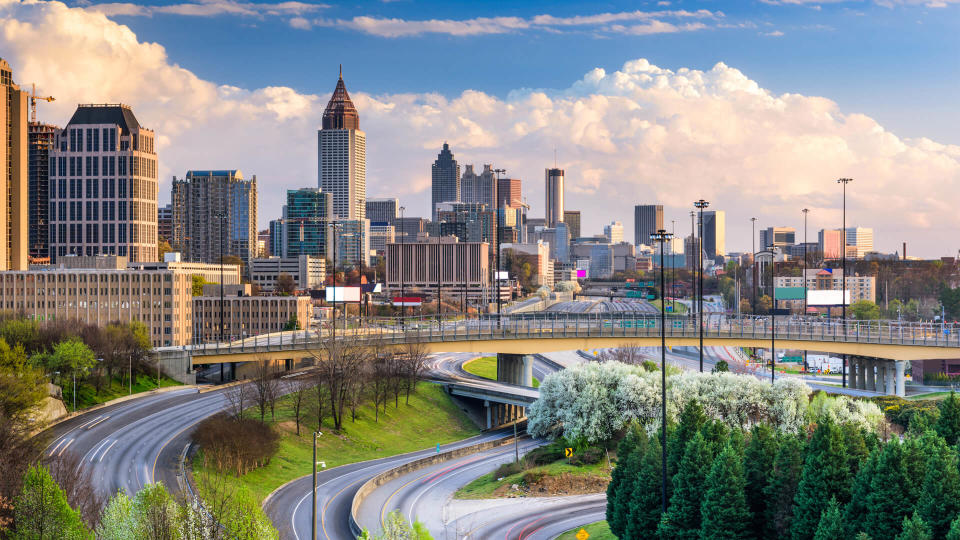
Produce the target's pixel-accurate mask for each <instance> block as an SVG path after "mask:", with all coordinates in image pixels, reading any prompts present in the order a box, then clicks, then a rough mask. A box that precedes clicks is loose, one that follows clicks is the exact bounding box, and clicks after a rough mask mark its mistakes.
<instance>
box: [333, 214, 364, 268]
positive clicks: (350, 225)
mask: <svg viewBox="0 0 960 540" xmlns="http://www.w3.org/2000/svg"><path fill="white" fill-rule="evenodd" d="M330 230H331V234H333V235H335V238H334V239H333V240H334V242H336V248H335V250H336V252H337V254H336V258H335V259H334V261H335V264H336V269H338V270H346V269H350V268H358V269H359V268H363V267H366V266H370V220H368V219H343V220H339V221H336V222H334V223H332V224H331V228H330Z"/></svg>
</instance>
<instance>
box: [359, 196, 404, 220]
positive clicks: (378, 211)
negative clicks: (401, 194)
mask: <svg viewBox="0 0 960 540" xmlns="http://www.w3.org/2000/svg"><path fill="white" fill-rule="evenodd" d="M399 213H400V201H399V200H397V199H396V198H395V197H391V198H381V199H367V213H366V215H367V219H369V220H370V222H371V223H374V222H377V223H380V222H383V223H387V224H388V225H393V222H394V221H395V220H396V219H397V215H398V214H399Z"/></svg>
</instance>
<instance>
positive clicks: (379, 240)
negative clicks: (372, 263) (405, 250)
mask: <svg viewBox="0 0 960 540" xmlns="http://www.w3.org/2000/svg"><path fill="white" fill-rule="evenodd" d="M395 241H396V234H395V232H394V228H393V225H390V224H388V223H386V222H383V221H380V222H373V221H371V222H370V254H371V256H376V257H386V256H387V244H392V243H394V242H395Z"/></svg>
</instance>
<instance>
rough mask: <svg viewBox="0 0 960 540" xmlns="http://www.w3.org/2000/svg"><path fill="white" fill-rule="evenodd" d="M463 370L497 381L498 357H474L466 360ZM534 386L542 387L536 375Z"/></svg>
mask: <svg viewBox="0 0 960 540" xmlns="http://www.w3.org/2000/svg"><path fill="white" fill-rule="evenodd" d="M463 370H464V371H466V372H467V373H471V374H473V375H476V376H477V377H483V378H484V379H490V380H491V381H495V380H497V357H496V356H481V357H480V358H474V359H473V360H469V361H467V362H464V364H463ZM533 387H534V388H539V387H540V381H539V380H537V378H536V377H534V378H533Z"/></svg>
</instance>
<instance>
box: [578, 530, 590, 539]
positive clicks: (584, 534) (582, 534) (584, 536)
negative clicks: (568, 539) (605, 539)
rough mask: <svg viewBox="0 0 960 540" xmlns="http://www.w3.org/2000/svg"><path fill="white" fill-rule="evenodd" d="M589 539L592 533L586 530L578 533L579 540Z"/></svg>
mask: <svg viewBox="0 0 960 540" xmlns="http://www.w3.org/2000/svg"><path fill="white" fill-rule="evenodd" d="M587 538H590V533H588V532H587V530H586V529H580V530H579V531H577V540H587Z"/></svg>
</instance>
